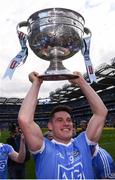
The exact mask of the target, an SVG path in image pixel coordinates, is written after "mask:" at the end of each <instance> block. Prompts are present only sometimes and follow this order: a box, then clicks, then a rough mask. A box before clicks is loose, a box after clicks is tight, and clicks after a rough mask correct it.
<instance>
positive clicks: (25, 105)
mask: <svg viewBox="0 0 115 180" xmlns="http://www.w3.org/2000/svg"><path fill="white" fill-rule="evenodd" d="M74 74H75V75H76V78H75V79H72V80H70V83H72V84H74V85H77V86H79V87H80V89H81V91H82V92H83V93H84V96H85V97H86V98H87V101H88V103H89V105H90V107H91V110H92V117H91V119H90V120H89V123H88V126H87V129H86V132H83V133H81V134H80V135H79V136H78V137H76V138H74V139H72V134H73V120H72V118H71V110H70V108H69V107H66V106H58V107H56V108H55V109H54V110H53V111H52V112H51V117H50V119H49V123H48V129H49V130H51V131H52V132H53V140H52V141H50V140H48V139H47V138H44V136H43V133H42V131H41V129H40V127H39V126H38V124H36V123H35V121H34V113H35V109H36V106H37V102H38V101H37V98H38V92H39V90H40V86H41V84H42V82H43V79H42V78H40V77H39V74H38V73H36V72H32V73H30V75H29V79H30V81H31V82H32V86H31V88H30V90H29V92H28V93H27V95H26V97H25V99H24V100H23V102H22V105H21V108H20V111H19V115H18V121H19V125H20V127H21V129H22V131H23V133H24V136H25V138H26V142H27V143H28V147H29V149H30V150H31V152H32V153H33V154H34V159H35V163H36V178H37V179H93V178H94V172H93V168H92V155H91V151H90V145H95V144H96V143H97V142H98V141H99V139H100V136H101V133H102V130H103V127H104V124H105V120H106V115H107V112H108V111H107V108H106V107H105V105H104V103H103V102H102V100H101V99H100V97H99V96H98V95H97V94H96V92H95V91H94V90H93V89H92V87H91V86H90V85H89V84H88V83H87V82H86V80H85V79H84V78H83V76H82V75H81V74H80V73H79V72H74Z"/></svg>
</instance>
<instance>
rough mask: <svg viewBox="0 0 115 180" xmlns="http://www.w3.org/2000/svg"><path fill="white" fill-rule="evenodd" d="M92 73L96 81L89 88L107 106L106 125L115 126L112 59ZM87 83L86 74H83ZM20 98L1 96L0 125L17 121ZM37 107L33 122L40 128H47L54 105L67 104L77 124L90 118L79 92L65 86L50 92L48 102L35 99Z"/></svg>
mask: <svg viewBox="0 0 115 180" xmlns="http://www.w3.org/2000/svg"><path fill="white" fill-rule="evenodd" d="M95 74H96V77H97V82H96V83H93V84H92V85H91V86H92V87H93V88H94V89H95V91H96V92H97V93H98V94H99V96H100V97H101V98H102V99H103V101H104V103H105V104H106V106H107V108H108V110H109V113H108V117H107V125H108V126H114V127H115V58H113V59H112V60H111V61H110V64H107V63H104V64H101V65H100V66H99V67H98V68H97V69H96V70H95ZM84 77H85V79H87V80H88V77H87V74H84ZM22 100H23V99H19V98H6V97H0V124H3V123H5V124H6V125H8V123H9V122H16V121H17V116H18V111H19V108H20V105H21V103H22ZM38 102H39V108H38V107H37V108H36V113H35V121H37V122H38V123H39V125H40V126H41V127H46V125H47V121H48V118H49V112H50V111H51V110H52V108H53V107H54V106H55V105H57V104H66V105H70V106H71V107H72V108H73V117H74V120H75V121H77V124H79V123H80V121H81V120H82V119H84V120H88V119H89V118H90V116H91V110H90V107H89V105H88V103H87V100H86V99H85V98H84V95H83V94H82V92H81V90H80V89H79V87H77V86H73V85H70V84H65V85H64V86H63V87H62V88H58V89H56V90H55V91H54V92H51V93H50V95H49V98H48V99H43V101H42V100H41V99H38Z"/></svg>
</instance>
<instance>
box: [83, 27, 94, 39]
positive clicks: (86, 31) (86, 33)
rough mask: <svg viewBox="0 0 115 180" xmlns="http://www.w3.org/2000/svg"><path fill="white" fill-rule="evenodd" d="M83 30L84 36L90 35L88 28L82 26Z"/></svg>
mask: <svg viewBox="0 0 115 180" xmlns="http://www.w3.org/2000/svg"><path fill="white" fill-rule="evenodd" d="M84 32H85V36H86V37H91V36H92V33H91V31H90V29H89V28H87V27H84Z"/></svg>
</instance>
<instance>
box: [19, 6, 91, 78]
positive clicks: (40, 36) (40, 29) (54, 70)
mask: <svg viewBox="0 0 115 180" xmlns="http://www.w3.org/2000/svg"><path fill="white" fill-rule="evenodd" d="M84 24H85V20H84V18H83V17H82V16H81V15H80V14H79V13H77V12H75V11H73V10H70V9H65V8H49V9H43V10H40V11H37V12H35V13H34V14H32V15H31V16H30V17H29V18H28V20H27V21H24V22H20V23H19V24H18V26H17V29H18V31H19V28H22V27H24V26H27V40H28V42H29V46H30V48H31V49H32V51H33V52H34V53H35V54H36V55H37V56H38V57H39V58H41V59H43V60H47V61H49V62H50V65H49V67H48V69H47V70H46V71H45V72H44V74H42V75H40V76H41V77H43V79H44V80H66V79H72V78H75V75H73V74H72V72H70V71H69V70H68V69H66V68H65V67H64V65H63V63H62V61H63V60H66V59H68V58H70V57H71V56H73V55H74V54H76V53H77V52H78V51H79V50H81V49H82V48H83V38H84V34H91V33H90V31H89V30H88V28H85V27H84Z"/></svg>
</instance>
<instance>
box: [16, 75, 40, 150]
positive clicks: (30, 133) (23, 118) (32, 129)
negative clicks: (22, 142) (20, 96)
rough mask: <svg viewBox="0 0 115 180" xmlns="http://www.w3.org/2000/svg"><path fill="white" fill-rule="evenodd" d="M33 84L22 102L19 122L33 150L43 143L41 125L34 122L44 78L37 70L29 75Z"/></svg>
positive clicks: (29, 146)
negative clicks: (40, 76) (41, 77)
mask: <svg viewBox="0 0 115 180" xmlns="http://www.w3.org/2000/svg"><path fill="white" fill-rule="evenodd" d="M29 80H30V81H31V82H32V86H31V88H30V90H29V92H28V93H27V95H26V97H25V99H24V100H23V102H22V105H21V108H20V111H19V115H18V122H19V125H20V127H21V129H22V131H23V133H24V136H25V139H26V142H27V144H28V148H29V149H30V150H31V151H36V150H39V149H40V148H41V146H42V144H43V134H42V131H41V129H40V127H39V126H38V125H37V124H36V123H35V122H34V114H35V109H36V105H37V98H38V93H39V89H40V86H41V84H42V81H43V80H42V79H40V78H39V75H38V74H37V73H36V72H32V73H31V74H30V75H29Z"/></svg>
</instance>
